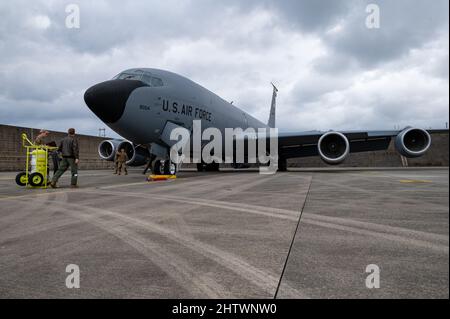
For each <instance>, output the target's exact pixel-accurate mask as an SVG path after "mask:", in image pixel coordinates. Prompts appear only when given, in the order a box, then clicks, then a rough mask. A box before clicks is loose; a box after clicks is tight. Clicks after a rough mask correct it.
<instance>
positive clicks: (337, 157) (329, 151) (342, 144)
mask: <svg viewBox="0 0 450 319" xmlns="http://www.w3.org/2000/svg"><path fill="white" fill-rule="evenodd" d="M317 148H318V150H319V155H320V157H321V158H322V160H323V161H324V162H325V163H327V164H330V165H337V164H340V163H342V162H343V161H344V160H345V159H346V158H347V156H348V154H350V143H349V141H348V139H347V137H346V136H345V135H344V134H342V133H340V132H328V133H325V134H323V135H322V136H321V137H320V139H319V143H318V144H317Z"/></svg>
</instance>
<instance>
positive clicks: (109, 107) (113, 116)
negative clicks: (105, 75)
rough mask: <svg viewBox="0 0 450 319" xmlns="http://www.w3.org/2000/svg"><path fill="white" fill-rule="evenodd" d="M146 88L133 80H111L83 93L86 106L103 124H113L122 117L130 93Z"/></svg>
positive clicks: (143, 84)
mask: <svg viewBox="0 0 450 319" xmlns="http://www.w3.org/2000/svg"><path fill="white" fill-rule="evenodd" d="M143 86H148V85H147V84H145V83H144V82H141V81H135V80H111V81H106V82H102V83H99V84H96V85H94V86H93V87H91V88H89V89H88V90H87V91H86V93H84V101H85V102H86V105H87V106H88V107H89V109H91V111H92V112H94V113H95V115H97V116H98V117H99V118H100V119H101V120H102V121H103V122H105V123H115V122H117V121H118V120H119V119H120V118H121V117H122V115H123V112H124V111H125V105H126V103H127V100H128V98H129V97H130V94H131V92H133V91H134V90H135V89H137V88H140V87H143Z"/></svg>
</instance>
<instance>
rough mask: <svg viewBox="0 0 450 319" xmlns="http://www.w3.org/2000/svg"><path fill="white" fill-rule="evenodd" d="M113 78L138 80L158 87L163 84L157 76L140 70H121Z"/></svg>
mask: <svg viewBox="0 0 450 319" xmlns="http://www.w3.org/2000/svg"><path fill="white" fill-rule="evenodd" d="M113 79H114V80H117V79H118V80H138V81H142V82H144V83H146V84H148V85H149V86H151V87H160V86H164V82H163V81H162V80H161V79H160V78H157V77H154V76H152V75H151V74H150V73H147V72H142V73H128V72H123V73H120V74H119V75H116V76H115V77H114V78H113Z"/></svg>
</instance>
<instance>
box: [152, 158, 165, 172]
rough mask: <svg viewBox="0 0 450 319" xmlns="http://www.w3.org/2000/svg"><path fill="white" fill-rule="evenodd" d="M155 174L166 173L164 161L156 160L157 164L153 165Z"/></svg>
mask: <svg viewBox="0 0 450 319" xmlns="http://www.w3.org/2000/svg"><path fill="white" fill-rule="evenodd" d="M153 174H155V175H162V174H164V162H163V161H160V160H157V161H155V165H154V166H153Z"/></svg>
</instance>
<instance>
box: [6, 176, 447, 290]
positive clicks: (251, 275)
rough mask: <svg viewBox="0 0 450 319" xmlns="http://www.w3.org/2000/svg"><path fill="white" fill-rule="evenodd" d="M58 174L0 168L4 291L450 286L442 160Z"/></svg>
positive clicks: (405, 288) (444, 177)
mask: <svg viewBox="0 0 450 319" xmlns="http://www.w3.org/2000/svg"><path fill="white" fill-rule="evenodd" d="M68 175H69V173H66V176H65V177H63V178H62V179H61V180H60V183H59V185H60V187H61V188H58V189H55V190H52V189H48V190H39V189H25V188H21V187H19V186H17V185H15V182H14V177H15V174H13V173H1V174H0V298H449V179H448V178H449V176H448V169H446V168H444V169H417V168H411V169H317V170H314V169H306V170H298V169H297V170H292V171H289V172H286V173H278V174H275V175H260V174H258V173H257V171H251V170H248V171H247V170H244V171H232V170H224V171H222V172H217V173H197V172H193V171H184V172H181V173H180V174H179V176H178V179H176V180H171V181H164V182H146V181H145V177H144V176H143V175H141V174H140V172H139V171H134V170H132V171H131V172H130V174H129V175H128V176H114V175H112V172H110V171H81V172H80V175H79V183H80V188H79V189H70V188H68V184H69V176H68ZM70 264H75V265H77V266H78V267H79V269H80V288H79V289H76V288H75V289H69V288H67V287H66V278H67V276H69V275H70V273H67V272H66V267H67V266H68V265H70ZM368 265H376V268H378V269H379V288H372V289H370V288H368V287H367V285H366V281H369V287H370V283H374V282H376V281H371V280H367V278H368V276H370V277H369V279H373V278H374V277H373V276H374V275H376V273H372V272H370V273H369V272H366V268H367V266H368ZM372 267H373V266H372ZM370 269H372V270H371V271H373V269H375V268H370ZM370 269H367V270H370Z"/></svg>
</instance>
